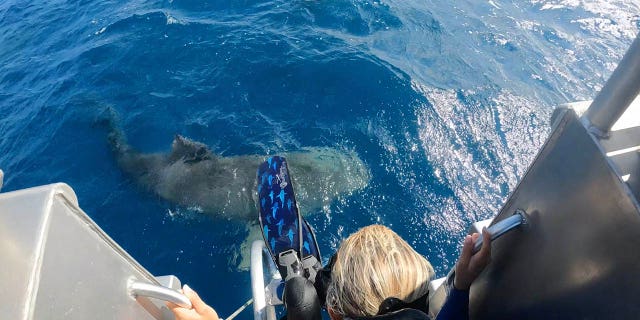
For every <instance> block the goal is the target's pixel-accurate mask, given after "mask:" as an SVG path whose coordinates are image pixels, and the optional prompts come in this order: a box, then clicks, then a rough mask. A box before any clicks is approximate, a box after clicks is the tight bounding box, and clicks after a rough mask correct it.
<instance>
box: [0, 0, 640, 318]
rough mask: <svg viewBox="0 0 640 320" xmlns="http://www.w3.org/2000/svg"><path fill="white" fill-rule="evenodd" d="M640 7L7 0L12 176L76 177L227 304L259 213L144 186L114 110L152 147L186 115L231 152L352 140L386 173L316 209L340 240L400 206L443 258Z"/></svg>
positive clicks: (119, 232) (241, 278) (140, 240)
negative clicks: (235, 211)
mask: <svg viewBox="0 0 640 320" xmlns="http://www.w3.org/2000/svg"><path fill="white" fill-rule="evenodd" d="M639 16H640V4H638V3H637V2H636V1H634V0H615V1H608V0H583V1H573V0H517V1H504V0H494V1H488V2H486V1H432V0H426V1H414V0H408V1H407V0H391V1H359V0H331V1H300V0H293V1H292V0H289V1H280V0H276V1H201V0H188V1H180V0H174V1H127V2H122V1H104V0H102V1H58V0H52V1H36V2H31V1H13V0H6V1H3V2H1V3H0V168H2V169H3V170H4V171H5V172H6V179H5V187H4V189H3V191H10V190H16V189H21V188H26V187H31V186H37V185H41V184H48V183H52V182H59V181H61V182H66V183H68V184H70V185H71V186H72V187H73V188H74V190H75V191H76V193H77V195H78V198H79V201H80V204H81V207H82V208H83V209H84V210H85V211H86V212H87V213H88V214H89V215H90V216H91V217H92V218H93V219H94V220H95V221H96V222H97V223H98V224H99V225H100V226H101V227H102V228H103V229H104V230H105V231H106V232H107V233H108V234H109V235H110V236H111V237H112V238H113V239H115V240H116V241H117V242H118V243H119V244H120V245H121V246H122V247H124V248H125V249H126V250H128V251H129V253H130V254H131V255H132V256H133V257H135V258H136V259H137V260H138V261H139V262H141V263H142V264H143V265H144V266H145V267H146V268H148V269H149V270H150V271H151V272H152V273H153V274H156V275H162V274H176V275H178V276H179V277H180V279H181V280H183V282H186V283H189V284H191V286H192V287H193V288H195V289H196V290H198V291H199V292H200V294H201V296H202V297H204V298H205V300H206V301H208V302H210V303H211V304H212V305H213V306H214V307H215V308H216V309H217V310H218V311H219V314H220V315H221V316H223V317H224V316H226V315H228V314H229V313H230V312H232V311H233V310H235V308H236V307H238V306H239V305H241V304H242V303H243V302H244V301H246V300H247V299H248V298H249V297H250V295H251V293H250V287H249V273H248V272H247V271H243V270H241V269H239V268H238V264H239V262H240V260H241V250H240V243H241V242H242V241H243V240H244V239H245V238H246V237H247V231H246V226H245V225H246V223H245V222H240V221H234V220H233V219H227V218H226V217H220V216H212V215H207V214H201V213H198V212H197V211H195V210H192V209H189V208H183V207H180V206H177V205H175V204H172V203H169V202H167V201H165V200H163V199H161V198H159V197H158V196H156V195H155V194H153V193H150V192H148V191H146V190H144V189H142V188H140V187H139V186H138V185H137V184H136V183H135V181H133V180H132V179H131V177H129V176H127V175H126V174H125V173H123V171H122V170H121V169H120V168H119V167H118V165H117V163H116V160H115V158H114V155H113V154H112V153H111V151H110V149H109V145H108V143H107V133H108V129H107V128H106V127H105V126H104V123H103V121H100V120H101V118H102V117H103V116H104V112H105V110H107V109H109V108H112V109H113V110H115V111H116V112H117V114H118V123H119V126H120V127H121V128H122V129H123V131H124V132H125V134H126V135H127V137H128V139H129V142H130V143H131V144H132V145H133V146H135V147H136V148H138V149H140V150H142V151H145V152H166V151H168V150H169V148H170V143H171V140H172V139H173V136H174V135H175V134H182V135H184V136H187V137H189V138H191V139H193V140H197V141H201V142H203V143H206V144H207V145H209V146H210V148H211V149H212V150H213V151H215V152H216V153H218V154H220V155H224V156H232V155H243V154H275V153H278V152H282V151H288V150H296V149H300V148H302V147H309V146H312V147H313V146H323V147H325V146H326V147H333V148H338V149H342V150H352V151H355V152H356V153H357V154H358V155H359V156H360V158H362V159H363V161H364V162H365V163H366V165H367V167H368V168H369V170H370V173H371V176H372V179H371V181H370V183H369V185H368V186H367V187H366V188H365V189H364V190H360V191H358V192H356V193H355V194H353V195H350V196H343V197H340V198H339V199H336V200H335V201H334V202H333V203H332V204H331V206H330V207H326V208H323V209H322V210H317V212H311V213H310V215H309V216H308V220H309V222H310V223H311V224H312V225H313V226H314V227H315V228H316V230H317V233H318V239H319V243H320V247H321V251H322V252H323V256H324V258H325V259H326V258H328V257H329V256H330V254H331V253H332V252H333V251H334V250H335V249H336V248H337V245H338V244H339V242H340V239H342V238H343V237H346V236H347V235H349V234H350V233H351V232H353V231H355V230H357V229H358V228H359V227H362V226H365V225H368V224H371V223H382V224H385V225H387V226H390V227H391V228H392V229H394V230H395V231H396V232H398V233H399V234H400V235H401V236H402V237H404V238H405V239H407V240H408V241H409V242H410V243H411V244H412V245H413V246H414V247H415V248H416V249H417V250H418V251H419V252H420V253H422V254H424V255H426V256H427V257H428V258H429V260H430V261H431V262H432V263H433V265H434V267H435V268H436V271H437V273H438V275H439V276H442V275H444V274H445V273H446V272H447V270H448V269H449V268H451V267H452V266H453V264H454V263H455V258H456V257H457V250H458V249H457V248H458V246H459V242H460V239H461V236H462V235H463V234H464V232H465V230H466V229H467V227H468V226H469V225H470V223H472V222H473V221H475V220H480V219H486V218H489V217H492V216H493V215H494V214H495V213H496V212H497V210H498V209H499V207H500V205H501V204H502V203H503V201H504V200H505V199H506V197H507V195H508V193H509V191H510V190H512V189H513V187H514V186H515V184H516V182H517V181H518V178H519V177H520V176H521V175H522V174H523V173H524V171H525V170H526V168H527V165H528V164H529V162H530V161H531V160H532V158H533V157H534V156H535V153H536V151H537V149H538V148H539V146H540V145H541V144H542V143H543V141H544V139H545V137H546V134H547V132H548V129H547V128H548V124H547V123H548V118H549V115H550V113H551V111H552V110H553V107H554V106H556V105H558V104H561V103H564V102H570V101H575V100H585V99H591V98H592V97H593V96H594V94H595V92H596V91H597V89H598V88H600V87H601V86H602V84H603V83H604V81H605V80H606V78H607V77H608V75H609V74H610V73H611V71H612V70H613V68H614V67H615V65H616V63H617V61H618V60H619V59H620V58H621V57H622V54H623V53H624V51H625V50H626V47H627V46H628V45H629V44H630V43H631V41H632V40H633V38H634V37H635V34H636V33H637V32H638V30H639V27H640V19H639ZM249 314H250V313H249V312H246V313H245V314H243V318H245V319H248V318H250V315H249Z"/></svg>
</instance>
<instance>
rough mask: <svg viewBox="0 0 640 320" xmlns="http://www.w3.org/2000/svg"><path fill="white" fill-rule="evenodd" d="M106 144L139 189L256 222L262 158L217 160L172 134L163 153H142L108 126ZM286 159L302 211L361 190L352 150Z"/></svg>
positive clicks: (360, 168)
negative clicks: (257, 175) (258, 175)
mask: <svg viewBox="0 0 640 320" xmlns="http://www.w3.org/2000/svg"><path fill="white" fill-rule="evenodd" d="M108 140H109V144H110V145H111V148H112V150H113V152H114V154H115V157H116V160H117V162H118V165H119V166H120V167H121V168H122V170H123V171H124V172H126V173H127V174H128V175H130V176H131V177H132V178H133V179H134V180H135V181H136V182H137V183H138V184H139V185H140V186H142V187H143V188H145V189H147V190H149V191H152V192H154V193H155V194H157V195H159V196H160V197H162V198H164V199H166V200H168V201H170V202H172V203H175V204H178V205H182V206H185V207H189V208H196V209H197V210H198V211H201V212H203V213H207V214H211V215H216V216H221V217H224V218H228V219H242V220H246V221H249V222H257V219H258V218H257V217H258V213H257V206H256V201H257V194H256V188H257V177H256V172H257V168H258V166H259V165H260V163H262V162H263V161H264V160H265V159H266V157H267V156H266V155H258V154H249V155H237V156H221V155H218V154H215V153H214V152H212V151H211V150H210V149H209V148H207V146H206V145H205V144H203V143H200V142H197V141H193V140H191V139H188V138H186V137H183V136H181V135H176V136H175V138H174V139H173V142H172V144H171V149H170V150H169V151H168V152H166V153H143V152H140V151H138V150H136V149H135V148H134V147H132V146H131V145H130V144H129V143H128V142H127V139H126V137H125V135H124V133H123V132H122V131H121V130H120V129H119V128H118V127H117V126H113V128H112V130H111V132H110V133H109V136H108ZM279 155H281V156H284V157H286V159H287V163H288V164H289V171H290V173H291V177H292V179H293V185H294V190H295V192H296V198H297V202H298V208H299V209H300V211H301V213H303V214H307V213H309V212H317V211H319V209H321V208H323V207H325V206H328V205H330V204H331V202H332V201H334V199H336V198H338V197H340V196H348V195H350V194H352V193H353V192H356V191H358V190H361V189H363V188H365V187H366V186H367V185H368V183H369V180H370V173H369V170H368V168H367V166H366V165H365V164H364V162H363V161H362V160H361V159H360V158H359V157H358V155H357V154H356V153H355V152H354V151H348V150H340V149H335V148H330V147H306V148H301V149H299V150H295V151H289V152H284V153H281V154H279Z"/></svg>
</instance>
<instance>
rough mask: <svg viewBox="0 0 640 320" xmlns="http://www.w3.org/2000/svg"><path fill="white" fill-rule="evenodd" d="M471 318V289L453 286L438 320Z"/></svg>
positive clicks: (465, 319)
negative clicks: (459, 288) (460, 288)
mask: <svg viewBox="0 0 640 320" xmlns="http://www.w3.org/2000/svg"><path fill="white" fill-rule="evenodd" d="M467 319H469V290H458V289H456V288H451V291H449V295H448V296H447V300H446V301H445V302H444V305H443V306H442V309H440V312H439V313H438V316H437V317H436V320H467Z"/></svg>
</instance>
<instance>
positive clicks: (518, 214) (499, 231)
mask: <svg viewBox="0 0 640 320" xmlns="http://www.w3.org/2000/svg"><path fill="white" fill-rule="evenodd" d="M526 224H527V219H526V213H525V212H524V210H521V209H518V210H516V211H515V212H514V213H513V215H512V216H511V217H509V218H506V219H504V220H502V221H500V222H498V223H496V224H494V225H492V226H491V227H489V228H487V231H488V232H489V234H491V241H493V240H495V239H497V238H499V237H500V236H502V235H503V234H505V233H507V232H509V231H510V230H513V229H515V228H516V227H518V226H521V225H526ZM482 243H483V240H482V237H480V238H478V241H476V243H475V244H474V245H473V252H474V253H476V252H478V251H480V248H482Z"/></svg>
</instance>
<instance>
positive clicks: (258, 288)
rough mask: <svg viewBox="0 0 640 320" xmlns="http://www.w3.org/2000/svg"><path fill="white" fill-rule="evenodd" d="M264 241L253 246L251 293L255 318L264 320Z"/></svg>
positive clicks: (265, 302) (265, 304) (258, 241)
mask: <svg viewBox="0 0 640 320" xmlns="http://www.w3.org/2000/svg"><path fill="white" fill-rule="evenodd" d="M264 248H265V244H264V241H262V240H256V241H254V242H253V243H252V244H251V270H250V271H251V291H252V294H253V318H254V319H262V315H263V314H264V309H265V308H266V306H267V300H266V297H265V293H264V275H263V269H262V250H263V249H264Z"/></svg>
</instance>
